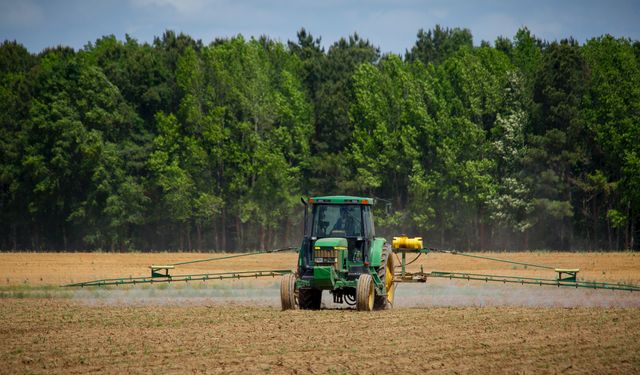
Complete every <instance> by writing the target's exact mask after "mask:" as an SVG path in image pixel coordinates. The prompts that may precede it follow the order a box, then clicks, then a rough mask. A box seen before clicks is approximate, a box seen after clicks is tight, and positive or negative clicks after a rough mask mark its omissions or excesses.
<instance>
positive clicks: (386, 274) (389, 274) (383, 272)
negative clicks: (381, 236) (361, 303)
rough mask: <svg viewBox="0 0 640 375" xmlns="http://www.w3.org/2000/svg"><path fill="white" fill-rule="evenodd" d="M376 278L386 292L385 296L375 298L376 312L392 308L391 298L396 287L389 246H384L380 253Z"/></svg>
mask: <svg viewBox="0 0 640 375" xmlns="http://www.w3.org/2000/svg"><path fill="white" fill-rule="evenodd" d="M377 272H378V277H379V278H380V280H381V281H382V282H383V283H384V286H385V289H386V290H387V294H386V295H382V296H375V301H374V304H373V308H374V309H376V310H384V309H387V308H391V307H392V306H393V297H394V296H395V292H396V286H395V284H394V283H393V273H394V262H393V252H392V251H391V247H390V246H389V244H385V246H384V251H383V253H382V259H381V261H380V267H378V270H377Z"/></svg>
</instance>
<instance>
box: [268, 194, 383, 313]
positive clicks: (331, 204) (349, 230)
mask: <svg viewBox="0 0 640 375" xmlns="http://www.w3.org/2000/svg"><path fill="white" fill-rule="evenodd" d="M302 202H303V204H304V205H305V215H304V238H303V240H302V245H301V247H300V251H299V252H298V267H297V272H296V273H295V274H288V275H285V276H284V277H283V279H282V284H281V286H280V297H281V302H282V309H283V310H288V309H296V308H299V309H304V310H315V309H319V308H320V302H321V300H322V291H324V290H328V291H329V293H331V294H332V295H333V302H334V303H346V304H347V305H350V306H354V305H355V306H356V309H357V310H360V311H371V310H374V309H385V308H390V307H391V306H392V305H393V296H394V293H395V285H394V282H393V281H394V264H393V252H392V250H391V246H390V244H389V243H388V242H387V241H386V240H385V239H384V238H381V237H376V233H375V227H374V225H373V212H372V208H373V204H374V200H373V199H372V198H362V197H351V196H327V197H313V198H310V199H309V202H306V201H304V199H303V200H302ZM309 208H310V209H311V215H309Z"/></svg>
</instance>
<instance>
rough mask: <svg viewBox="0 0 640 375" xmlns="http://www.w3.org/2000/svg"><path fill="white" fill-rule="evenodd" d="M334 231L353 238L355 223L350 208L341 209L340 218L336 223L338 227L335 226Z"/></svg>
mask: <svg viewBox="0 0 640 375" xmlns="http://www.w3.org/2000/svg"><path fill="white" fill-rule="evenodd" d="M333 231H344V233H345V235H346V236H353V235H354V232H355V221H354V219H353V216H352V215H351V214H350V213H349V207H346V206H343V207H340V218H338V221H336V225H334V226H333V229H332V230H331V232H333Z"/></svg>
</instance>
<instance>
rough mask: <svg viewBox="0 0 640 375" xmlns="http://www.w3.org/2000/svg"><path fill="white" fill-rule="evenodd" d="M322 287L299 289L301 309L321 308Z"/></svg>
mask: <svg viewBox="0 0 640 375" xmlns="http://www.w3.org/2000/svg"><path fill="white" fill-rule="evenodd" d="M321 302H322V289H313V288H304V289H300V290H298V305H299V307H300V309H301V310H319V309H320V303H321Z"/></svg>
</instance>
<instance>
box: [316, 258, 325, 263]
mask: <svg viewBox="0 0 640 375" xmlns="http://www.w3.org/2000/svg"><path fill="white" fill-rule="evenodd" d="M323 260H324V259H323V258H316V263H322V261H323Z"/></svg>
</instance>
